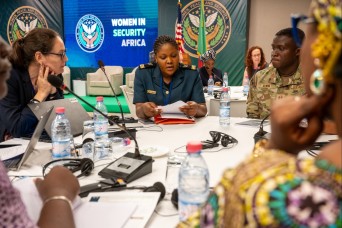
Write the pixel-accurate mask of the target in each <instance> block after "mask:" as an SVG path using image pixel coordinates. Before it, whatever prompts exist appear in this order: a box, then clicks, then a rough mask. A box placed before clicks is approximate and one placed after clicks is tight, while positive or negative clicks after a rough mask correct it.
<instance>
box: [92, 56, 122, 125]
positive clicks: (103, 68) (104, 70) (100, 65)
mask: <svg viewBox="0 0 342 228" xmlns="http://www.w3.org/2000/svg"><path fill="white" fill-rule="evenodd" d="M99 67H100V68H101V70H102V72H103V73H104V75H105V76H106V79H107V82H108V84H109V86H110V88H111V90H112V92H113V94H114V97H115V99H116V102H117V103H118V106H119V109H120V113H121V118H122V126H123V127H124V128H125V129H126V124H125V118H124V115H123V110H122V106H121V103H120V101H119V99H118V96H117V95H116V93H115V90H114V88H113V86H112V83H110V81H109V78H108V75H107V73H106V69H105V66H104V65H103V63H102V61H101V63H100V62H99Z"/></svg>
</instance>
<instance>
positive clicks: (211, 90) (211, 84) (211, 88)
mask: <svg viewBox="0 0 342 228" xmlns="http://www.w3.org/2000/svg"><path fill="white" fill-rule="evenodd" d="M214 84H215V82H214V79H213V76H211V75H210V76H209V80H208V95H209V96H212V95H214Z"/></svg>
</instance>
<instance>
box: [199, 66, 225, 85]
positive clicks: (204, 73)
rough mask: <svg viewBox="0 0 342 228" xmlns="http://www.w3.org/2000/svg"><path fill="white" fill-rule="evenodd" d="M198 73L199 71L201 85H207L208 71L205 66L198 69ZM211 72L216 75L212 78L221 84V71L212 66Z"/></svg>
mask: <svg viewBox="0 0 342 228" xmlns="http://www.w3.org/2000/svg"><path fill="white" fill-rule="evenodd" d="M199 73H200V76H201V80H202V85H203V86H208V80H209V75H208V72H207V70H206V69H205V67H204V66H203V67H201V68H200V69H199ZM213 73H214V74H215V75H216V77H215V76H214V77H213V79H214V82H221V85H222V84H223V83H222V78H223V76H222V71H220V70H219V69H217V68H215V67H214V68H213Z"/></svg>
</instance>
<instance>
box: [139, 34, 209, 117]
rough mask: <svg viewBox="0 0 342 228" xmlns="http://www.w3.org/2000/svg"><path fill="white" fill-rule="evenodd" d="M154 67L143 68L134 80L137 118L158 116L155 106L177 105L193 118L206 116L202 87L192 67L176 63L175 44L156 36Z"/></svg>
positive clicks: (171, 40) (168, 38) (170, 40)
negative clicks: (175, 103)
mask: <svg viewBox="0 0 342 228" xmlns="http://www.w3.org/2000/svg"><path fill="white" fill-rule="evenodd" d="M153 51H154V53H155V63H149V64H142V65H140V67H139V69H138V70H137V72H136V76H135V79H134V99H133V103H134V104H135V105H136V114H137V116H138V117H139V118H142V119H147V118H150V117H153V116H156V115H158V114H160V112H161V111H160V110H159V109H157V107H158V106H164V105H168V104H171V103H174V102H176V101H179V100H181V101H184V102H186V105H184V106H182V107H181V108H180V110H181V111H182V112H183V113H184V114H186V115H188V116H194V117H202V116H205V115H206V113H207V107H206V104H205V98H204V93H203V86H202V83H201V79H200V77H199V74H198V71H197V70H196V67H195V66H189V65H183V64H180V63H179V54H178V44H177V43H176V40H175V39H174V38H172V37H169V36H165V35H163V36H159V37H158V38H157V39H156V41H155V43H154V46H153Z"/></svg>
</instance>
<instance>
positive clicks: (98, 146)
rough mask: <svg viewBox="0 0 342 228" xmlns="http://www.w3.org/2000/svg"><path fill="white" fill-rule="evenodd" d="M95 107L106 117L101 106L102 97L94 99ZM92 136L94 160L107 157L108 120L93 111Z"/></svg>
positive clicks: (108, 144)
mask: <svg viewBox="0 0 342 228" xmlns="http://www.w3.org/2000/svg"><path fill="white" fill-rule="evenodd" d="M96 101H97V103H96V106H95V108H97V109H98V110H100V111H101V112H102V113H103V114H105V115H107V114H108V112H107V108H106V106H105V105H104V104H103V97H101V96H99V97H96ZM94 134H95V154H94V159H95V160H98V159H103V158H106V157H108V156H109V149H110V143H109V142H108V120H107V119H106V118H105V117H104V116H102V115H101V114H100V113H99V112H97V111H96V110H94Z"/></svg>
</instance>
